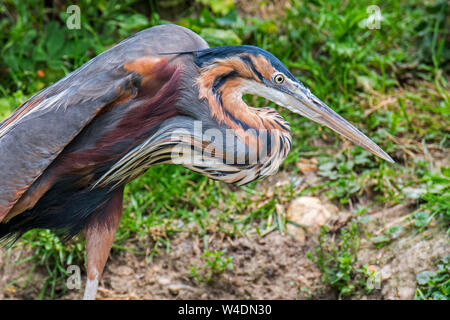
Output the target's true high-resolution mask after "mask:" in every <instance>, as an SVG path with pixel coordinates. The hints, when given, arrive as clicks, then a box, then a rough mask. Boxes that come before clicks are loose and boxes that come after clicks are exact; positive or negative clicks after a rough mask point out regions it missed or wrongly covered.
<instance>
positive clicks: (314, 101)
mask: <svg viewBox="0 0 450 320" xmlns="http://www.w3.org/2000/svg"><path fill="white" fill-rule="evenodd" d="M290 95H291V96H292V97H293V98H294V99H289V100H290V101H289V102H290V103H289V104H290V106H287V107H288V108H289V109H290V110H291V111H293V112H296V113H299V114H301V115H303V116H305V117H307V118H309V119H311V120H313V121H315V122H317V123H320V124H323V125H325V126H327V127H328V128H330V129H332V130H333V131H335V132H337V133H339V134H340V135H342V136H344V137H346V138H347V139H349V140H350V141H352V142H354V143H356V144H357V145H359V146H361V147H363V148H364V149H366V150H367V151H370V152H371V153H373V154H374V155H376V156H378V157H380V158H381V159H384V160H386V161H389V162H392V163H394V160H392V158H391V157H390V156H389V155H388V154H387V153H386V152H384V151H383V149H381V148H380V147H379V146H378V145H377V144H376V143H375V142H373V141H372V140H370V139H369V138H368V137H367V136H366V135H365V134H364V133H362V132H361V131H359V130H358V129H357V128H355V127H354V126H353V125H352V124H351V123H349V122H348V121H347V120H345V119H344V118H342V117H341V116H340V115H338V114H337V113H336V112H334V111H333V110H332V109H331V108H330V107H328V106H327V105H326V104H325V103H323V102H322V101H320V100H319V99H318V98H317V97H316V96H314V95H313V94H312V93H311V92H309V90H308V89H306V88H300V87H299V88H298V89H297V90H296V91H295V92H290Z"/></svg>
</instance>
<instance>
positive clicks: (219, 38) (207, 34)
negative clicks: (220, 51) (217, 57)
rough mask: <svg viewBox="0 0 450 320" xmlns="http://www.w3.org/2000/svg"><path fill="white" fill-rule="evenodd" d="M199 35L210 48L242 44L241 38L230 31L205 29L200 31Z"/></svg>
mask: <svg viewBox="0 0 450 320" xmlns="http://www.w3.org/2000/svg"><path fill="white" fill-rule="evenodd" d="M200 35H201V36H202V37H203V38H204V39H205V40H206V42H208V43H209V44H210V45H211V46H226V45H235V44H241V43H242V40H241V38H239V36H238V35H237V34H236V33H235V32H234V31H232V30H222V29H213V28H205V29H203V30H202V32H201V33H200Z"/></svg>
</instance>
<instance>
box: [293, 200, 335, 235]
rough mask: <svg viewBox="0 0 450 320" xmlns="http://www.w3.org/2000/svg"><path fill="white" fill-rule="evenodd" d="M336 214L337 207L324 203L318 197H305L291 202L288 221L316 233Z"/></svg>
mask: <svg viewBox="0 0 450 320" xmlns="http://www.w3.org/2000/svg"><path fill="white" fill-rule="evenodd" d="M336 212H338V209H337V208H336V206H334V205H332V204H330V203H323V202H322V201H321V200H320V199H319V198H316V197H307V196H304V197H299V198H297V199H295V200H293V201H292V202H291V204H290V205H289V208H288V211H287V219H288V220H291V221H293V222H295V223H297V224H299V225H301V226H304V227H307V228H308V230H311V231H314V230H316V229H318V228H320V226H322V225H324V224H325V223H326V222H327V220H328V219H329V218H330V217H331V216H332V214H335V213H336Z"/></svg>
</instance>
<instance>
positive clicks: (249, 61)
mask: <svg viewBox="0 0 450 320" xmlns="http://www.w3.org/2000/svg"><path fill="white" fill-rule="evenodd" d="M239 58H240V59H241V60H242V61H244V62H245V64H246V65H248V66H249V67H250V69H252V71H253V73H254V74H256V76H257V77H258V79H259V80H261V81H263V79H264V77H263V76H262V74H261V73H260V72H259V71H258V70H257V69H256V66H255V64H254V63H253V61H252V59H251V58H250V57H249V56H239Z"/></svg>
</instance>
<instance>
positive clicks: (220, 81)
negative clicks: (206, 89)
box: [211, 71, 239, 94]
mask: <svg viewBox="0 0 450 320" xmlns="http://www.w3.org/2000/svg"><path fill="white" fill-rule="evenodd" d="M238 75H239V73H238V72H237V71H231V72H229V73H226V74H223V75H220V76H218V77H217V78H216V79H215V80H214V83H213V85H212V88H211V89H212V92H213V93H214V94H216V93H217V91H218V90H219V88H220V87H221V86H223V85H224V84H225V82H227V81H228V80H230V79H233V78H236V77H237V76H238Z"/></svg>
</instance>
